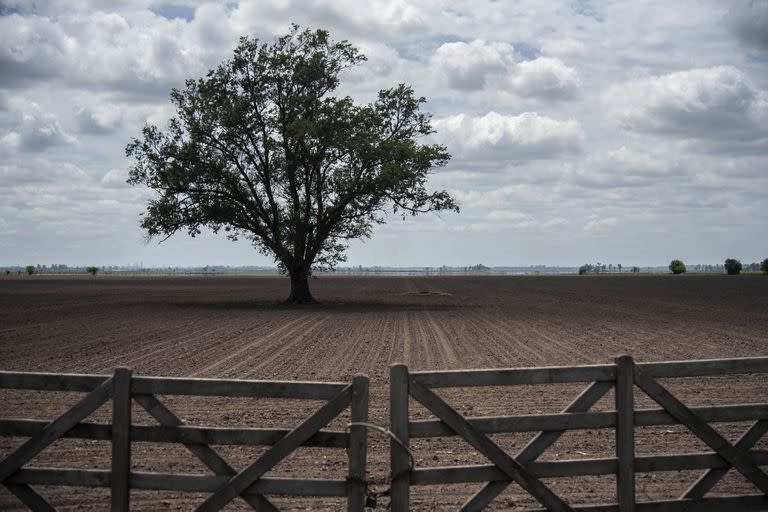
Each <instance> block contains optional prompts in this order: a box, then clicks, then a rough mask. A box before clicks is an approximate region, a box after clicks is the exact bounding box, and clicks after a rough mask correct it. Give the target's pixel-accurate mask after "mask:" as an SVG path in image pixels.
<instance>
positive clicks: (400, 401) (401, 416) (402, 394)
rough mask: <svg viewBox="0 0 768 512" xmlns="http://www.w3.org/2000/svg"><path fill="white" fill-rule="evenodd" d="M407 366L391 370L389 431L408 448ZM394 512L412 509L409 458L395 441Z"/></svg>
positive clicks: (392, 464)
mask: <svg viewBox="0 0 768 512" xmlns="http://www.w3.org/2000/svg"><path fill="white" fill-rule="evenodd" d="M408 397H409V394H408V367H407V366H406V365H404V364H393V365H391V366H390V367H389V425H390V427H389V429H390V430H391V431H392V433H393V434H394V435H395V437H397V438H398V439H400V440H401V441H402V442H403V444H404V445H405V446H410V442H409V424H408V415H409V412H408ZM389 459H390V471H391V472H392V475H391V476H392V484H391V489H392V491H391V505H390V507H391V510H392V512H407V511H408V510H409V508H410V483H409V481H410V475H409V471H408V469H409V467H410V457H409V454H408V453H407V452H406V451H405V450H404V449H403V447H402V446H400V445H399V444H398V443H396V442H395V441H394V440H390V442H389Z"/></svg>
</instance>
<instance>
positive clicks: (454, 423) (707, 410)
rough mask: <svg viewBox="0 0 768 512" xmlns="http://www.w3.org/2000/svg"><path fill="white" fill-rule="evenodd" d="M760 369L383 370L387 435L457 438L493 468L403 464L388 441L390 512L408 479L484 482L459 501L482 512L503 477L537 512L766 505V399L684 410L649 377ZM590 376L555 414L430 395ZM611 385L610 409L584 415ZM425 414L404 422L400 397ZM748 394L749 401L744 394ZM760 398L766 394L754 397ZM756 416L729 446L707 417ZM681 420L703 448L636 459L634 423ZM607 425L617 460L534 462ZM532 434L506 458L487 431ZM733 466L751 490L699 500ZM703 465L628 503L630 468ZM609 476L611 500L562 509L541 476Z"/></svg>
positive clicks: (694, 364)
mask: <svg viewBox="0 0 768 512" xmlns="http://www.w3.org/2000/svg"><path fill="white" fill-rule="evenodd" d="M741 373H768V358H748V359H723V360H704V361H686V362H664V363H642V364H635V363H634V361H633V360H632V358H631V357H628V356H622V357H619V358H617V359H616V361H615V364H612V365H591V366H573V367H550V368H520V369H498V370H458V371H435V372H409V371H408V368H407V367H406V366H405V365H393V366H392V367H391V372H390V421H391V429H392V432H393V433H394V434H395V435H396V436H397V437H398V438H399V439H401V440H404V442H405V444H406V446H407V445H408V440H409V439H413V438H425V437H438V436H451V435H453V436H455V435H458V436H461V437H462V438H463V439H464V440H466V441H467V442H468V443H469V444H471V445H472V446H473V447H474V448H475V449H476V450H477V451H478V452H479V453H480V454H482V455H484V456H485V457H486V458H487V459H488V460H489V461H490V462H491V463H492V464H489V465H472V466H448V467H439V468H416V467H411V466H410V465H411V460H412V459H411V457H410V456H409V453H408V452H407V451H406V450H405V449H404V448H403V447H402V446H400V445H399V444H398V443H395V442H393V443H391V447H390V457H391V465H392V479H393V481H392V510H393V511H394V512H404V511H406V510H408V508H409V488H410V486H412V485H435V484H453V483H463V482H486V483H485V485H484V486H483V487H482V488H481V489H480V490H479V491H478V492H477V493H476V494H475V495H474V496H472V497H471V498H470V499H469V501H467V502H466V503H465V504H464V505H463V506H462V507H461V510H463V511H473V510H482V509H483V508H485V507H486V506H487V505H488V504H489V503H490V502H491V501H492V500H493V499H494V498H495V497H496V496H498V495H499V494H500V493H501V492H502V491H503V490H504V489H505V488H506V487H507V486H508V485H509V484H510V483H511V482H516V483H517V484H519V485H520V487H522V488H523V489H524V490H525V491H526V492H528V493H529V494H530V495H531V496H533V497H534V498H535V499H536V500H537V501H538V502H539V503H540V504H541V505H542V506H543V507H544V508H543V509H536V510H548V511H558V512H563V511H573V510H583V511H586V510H588V511H590V512H618V511H620V512H634V511H638V512H641V511H642V512H661V511H664V512H675V511H691V512H693V511H696V512H702V511H725V510H728V511H732V512H735V511H740V512H741V511H749V510H768V476H766V473H765V472H764V471H763V470H762V469H761V468H760V467H759V466H761V465H763V466H764V465H768V452H766V451H758V450H752V449H751V448H752V447H753V446H754V445H755V444H756V443H757V442H758V441H759V440H760V439H761V438H762V436H763V435H764V434H765V433H766V432H768V403H759V404H742V405H736V404H731V405H724V406H717V407H687V406H686V405H685V404H683V403H682V402H681V401H680V400H679V399H677V398H676V397H675V396H673V395H672V394H671V393H670V392H669V391H668V390H667V389H666V388H664V386H662V385H661V384H660V383H659V382H658V380H657V379H658V378H669V377H694V376H712V375H726V374H741ZM569 382H589V383H590V384H589V385H588V386H587V388H586V389H585V390H584V391H583V392H582V393H581V394H580V395H579V396H578V397H577V398H576V399H575V400H573V402H572V403H571V404H570V405H568V406H567V407H566V408H565V409H563V411H562V412H561V413H559V414H546V415H525V416H497V417H477V418H472V417H465V416H463V415H461V414H460V413H459V412H457V410H456V409H454V408H453V407H451V406H450V405H449V404H448V403H447V402H446V401H445V400H443V399H442V398H441V397H440V396H438V395H437V394H436V393H435V392H434V391H432V390H433V389H434V388H451V387H473V386H510V385H519V384H548V383H569ZM635 387H637V388H639V389H640V390H642V391H643V392H644V393H645V394H647V395H648V396H649V397H650V398H652V399H653V400H654V401H655V402H656V403H657V404H659V405H660V406H661V407H662V409H647V410H635V407H634V389H635ZM611 388H615V410H614V411H605V412H589V409H590V408H591V407H592V406H593V405H594V404H595V403H597V402H598V401H599V400H600V399H601V398H602V397H603V396H604V395H605V394H606V393H607V392H608V391H609V390H611ZM409 396H410V397H413V398H414V399H415V400H416V401H418V402H419V403H420V404H422V405H423V406H425V407H426V408H427V409H428V410H429V411H431V412H432V413H433V414H434V415H435V416H436V417H437V418H438V419H437V420H419V421H412V420H411V419H410V414H409V403H408V402H409V400H408V397H409ZM750 398H753V397H750ZM759 398H761V399H763V400H761V401H764V398H765V397H759ZM748 420H750V421H751V420H755V421H754V423H753V424H752V425H751V426H750V428H749V429H748V430H747V431H746V432H744V434H743V435H742V436H741V438H740V439H739V440H738V441H737V442H736V443H734V444H731V443H730V442H728V441H727V440H726V439H725V438H723V437H722V436H721V435H720V434H719V433H718V432H717V431H716V430H715V429H713V428H712V427H711V426H710V425H709V422H724V421H748ZM665 424H682V425H685V426H686V427H687V428H688V429H689V430H690V431H691V432H692V433H693V434H694V435H695V436H696V437H697V438H698V439H700V440H701V441H703V442H704V443H705V444H706V445H707V446H709V448H711V449H712V452H705V453H682V454H674V455H653V456H637V457H636V456H635V443H634V429H635V427H636V426H650V425H665ZM597 428H609V429H615V433H616V456H615V457H612V458H601V459H578V460H564V461H552V462H550V461H547V462H542V461H537V459H538V457H539V456H540V455H541V454H542V453H544V452H545V451H546V450H547V448H549V447H550V446H552V444H553V443H554V442H555V441H557V439H558V438H559V437H560V436H561V435H562V434H563V433H564V432H565V431H566V430H571V429H597ZM506 432H538V433H537V434H536V435H535V436H534V437H533V438H532V439H531V440H530V442H529V443H528V444H527V445H525V447H524V448H523V449H522V450H520V451H519V452H518V453H517V454H515V455H510V454H509V453H507V452H505V451H504V450H502V449H501V448H500V447H499V446H498V445H497V444H496V443H495V442H494V441H493V440H491V439H490V438H489V437H488V434H494V433H506ZM729 468H734V469H735V470H737V471H738V472H739V473H741V474H742V475H744V477H746V479H747V480H748V481H750V482H751V483H752V484H754V486H755V487H756V488H757V490H758V491H759V492H758V493H755V494H751V495H741V496H732V497H731V496H729V497H707V496H706V495H707V492H708V491H709V490H710V489H712V487H713V486H714V485H715V484H716V483H717V482H718V481H719V480H720V479H721V478H722V477H723V476H724V475H725V474H726V472H727V471H728V470H729ZM696 469H702V470H705V471H704V472H703V474H702V475H701V477H700V478H699V479H698V480H697V481H696V482H695V483H694V484H693V485H692V486H690V488H688V490H687V491H685V492H684V493H683V495H682V496H680V497H679V499H677V500H671V501H656V502H646V503H636V499H635V473H637V472H652V471H673V470H696ZM607 474H615V475H616V501H617V502H616V503H613V504H608V505H587V506H571V505H569V504H568V503H567V502H566V501H565V500H564V499H562V498H561V497H560V496H558V495H557V494H556V493H555V492H553V491H552V489H551V488H550V487H548V486H547V485H546V484H545V483H544V482H543V481H542V478H554V477H572V476H582V475H607Z"/></svg>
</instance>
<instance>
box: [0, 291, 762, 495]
mask: <svg viewBox="0 0 768 512" xmlns="http://www.w3.org/2000/svg"><path fill="white" fill-rule="evenodd" d="M311 286H312V287H313V291H314V293H315V295H316V297H317V298H318V299H319V300H321V301H322V302H323V305H322V306H317V307H285V306H282V305H280V304H279V301H280V300H281V299H283V298H284V297H285V296H286V295H287V293H288V280H287V278H279V277H220V278H210V277H206V278H193V277H188V278H183V277H182V278H142V277H123V278H113V277H110V276H98V277H96V278H92V277H90V276H88V277H67V278H54V277H47V276H33V277H31V278H27V277H24V278H18V279H15V278H10V279H9V278H6V279H3V280H0V369H2V370H24V371H56V372H76V373H109V372H111V371H112V370H113V369H114V367H116V366H129V367H132V368H133V369H134V371H135V373H136V374H140V375H173V376H195V377H234V378H256V379H302V380H348V379H349V378H350V377H351V376H352V375H353V374H355V373H358V372H363V373H367V374H368V375H369V376H370V377H371V415H372V420H373V421H375V422H377V423H379V424H383V425H386V423H387V421H388V420H387V408H386V407H387V399H388V397H387V377H388V365H389V364H390V363H392V362H396V361H403V362H405V363H407V364H408V365H410V367H411V369H413V370H420V369H458V368H479V367H483V368H488V367H521V366H551V365H559V364H563V365H573V364H586V363H602V362H607V361H611V360H612V359H613V357H614V356H615V355H617V354H620V353H629V354H631V355H633V356H634V357H635V358H636V360H638V361H657V360H670V359H701V358H713V357H744V356H757V355H761V356H764V355H767V354H768V329H766V325H768V279H766V278H764V277H761V276H754V277H753V276H740V277H729V276H685V277H674V276H581V277H577V276H559V277H558V276H539V277H533V276H530V277H507V276H471V277H459V276H452V277H438V276H435V277H326V276H323V277H321V278H318V279H315V280H313V281H312V283H311ZM671 386H672V387H673V389H674V390H675V391H676V392H678V393H680V396H683V397H685V398H686V399H687V400H688V403H690V404H691V405H706V404H716V403H726V402H730V401H734V402H742V401H743V400H744V396H745V395H746V394H747V393H749V396H766V394H768V382H766V380H765V378H764V377H763V378H755V377H741V378H738V377H737V378H730V379H724V378H719V379H695V380H693V379H687V380H684V381H680V382H675V383H672V384H671ZM550 387H551V388H552V389H550V390H549V391H550V393H548V394H547V395H546V396H542V395H541V388H542V387H541V386H539V387H538V388H537V390H536V392H533V390H532V389H527V388H525V387H521V388H520V389H519V390H517V392H516V393H514V394H513V395H510V394H509V393H501V392H493V391H492V390H491V392H488V390H485V391H484V392H483V394H482V395H481V396H478V395H477V392H476V391H473V390H466V391H463V390H462V391H456V392H452V393H450V394H446V395H445V396H446V399H449V401H450V402H451V403H454V404H461V405H460V406H459V409H460V410H461V411H462V412H465V413H469V414H471V415H473V416H478V415H486V414H488V415H491V414H526V413H538V412H550V411H551V412H555V411H557V410H559V409H560V408H562V407H563V406H564V405H566V404H567V403H568V402H569V401H570V399H572V398H573V396H575V394H577V393H578V391H579V388H580V386H571V385H568V386H550ZM76 398H77V397H75V396H70V395H63V398H61V399H60V400H59V399H57V400H54V399H52V398H51V395H50V394H49V395H45V396H43V395H40V394H36V393H32V392H27V393H16V392H13V393H12V392H4V393H3V396H0V400H2V401H3V403H5V404H6V405H7V410H8V411H9V412H3V416H9V415H10V416H27V417H36V418H51V417H53V415H55V414H56V413H57V412H61V411H63V410H64V409H65V408H66V406H67V405H69V404H71V403H73V401H74V400H76ZM169 403H170V404H174V405H173V407H174V409H175V410H176V412H177V414H179V415H180V416H183V417H185V418H186V419H188V420H189V421H190V422H194V423H197V424H211V425H231V426H234V425H252V426H253V425H263V426H268V425H282V426H286V425H288V426H290V425H293V424H295V423H296V421H294V420H293V419H291V418H295V419H299V417H300V416H301V415H306V414H307V413H308V411H309V410H311V408H312V404H309V403H297V404H296V408H295V409H293V410H286V409H284V408H283V406H278V405H275V404H270V403H268V401H251V402H247V401H244V400H241V401H233V402H222V401H216V400H211V399H208V400H203V401H201V402H200V403H182V402H181V401H176V402H174V401H173V400H172V399H171V400H169ZM647 406H649V407H650V406H651V404H650V403H648V404H647ZM611 407H612V396H609V397H607V398H606V399H605V400H603V402H601V404H600V405H599V407H598V409H600V408H602V409H604V410H605V409H611ZM4 408H6V407H4ZM98 412H99V413H101V414H108V410H105V411H98ZM417 413H419V411H418V410H417ZM421 414H422V415H423V417H427V415H426V413H425V412H423V411H421ZM140 419H142V418H140ZM147 422H148V421H147ZM335 427H340V428H343V421H342V422H341V423H339V424H337V425H335ZM744 428H745V427H744V425H737V424H728V425H723V426H722V429H721V431H722V432H723V433H724V434H726V435H727V436H728V437H729V438H731V439H732V440H733V439H734V438H735V437H737V436H738V434H739V433H740V431H742V430H744ZM497 437H498V438H501V437H502V436H494V438H497ZM526 439H527V437H526V436H523V435H510V436H507V437H505V438H503V439H499V442H501V443H502V444H503V445H504V446H505V447H506V448H507V449H509V450H511V451H514V450H515V447H517V448H518V449H519V448H520V447H521V446H523V445H524V443H525V441H526ZM689 441H690V443H689V444H686V443H688V442H689ZM19 442H20V440H16V439H13V440H9V439H8V438H0V453H1V454H5V453H7V452H8V451H9V450H10V449H11V447H12V446H15V445H18V443H19ZM612 443H613V440H612V436H611V435H609V433H608V432H604V433H602V434H600V435H596V434H594V433H590V432H589V431H586V432H583V433H581V434H574V435H573V436H570V435H569V436H564V438H563V440H561V441H560V442H558V443H557V444H556V445H555V446H553V447H552V448H551V449H550V451H548V452H547V454H546V457H550V458H579V457H582V456H583V457H594V456H610V454H611V452H612V450H613V445H612ZM762 446H763V448H764V447H765V443H763V445H762ZM414 448H415V452H416V456H417V458H419V460H420V462H419V464H420V465H435V466H438V465H441V464H454V463H458V462H467V463H482V462H483V459H482V458H480V457H479V456H478V455H477V454H476V453H474V451H473V449H472V448H471V447H469V446H468V445H464V444H461V443H459V442H458V441H456V440H455V439H454V440H450V439H446V440H436V441H435V440H432V441H431V443H428V444H425V442H421V443H419V442H417V443H415V444H414ZM680 449H683V451H696V450H701V449H703V447H702V446H701V445H697V444H695V443H694V442H693V441H691V439H690V436H688V435H687V434H686V433H685V432H683V431H682V430H680V429H678V428H674V427H672V428H670V427H658V428H642V429H638V452H639V453H658V452H662V451H666V450H677V451H679V450H680ZM370 450H371V460H372V464H371V475H370V477H371V478H373V479H374V481H375V482H384V481H385V480H386V476H387V472H388V466H387V453H388V452H387V442H386V440H384V439H382V438H379V437H377V436H376V434H372V435H371V443H370ZM225 452H226V454H227V456H228V458H230V459H231V460H232V462H233V464H234V465H235V466H242V465H243V464H245V463H247V460H248V459H247V456H248V454H249V453H250V452H248V450H236V449H229V450H226V451H225ZM326 452H329V451H326ZM328 457H330V454H329V455H328ZM328 457H326V455H325V453H324V451H323V450H321V449H306V450H304V451H303V452H302V453H300V454H298V455H296V456H294V457H292V458H291V459H289V460H288V461H286V462H285V463H284V464H281V465H280V466H279V470H280V471H281V472H283V473H284V474H295V472H297V471H302V472H304V473H302V474H306V471H309V472H310V474H309V476H313V477H322V476H330V475H333V476H334V477H336V476H338V475H339V471H341V468H342V466H343V463H344V461H343V459H332V458H328ZM108 460H109V444H108V443H103V442H86V441H79V442H76V441H72V440H69V441H67V442H66V443H63V442H57V443H56V444H55V445H54V446H53V447H51V448H50V449H49V450H47V451H46V452H44V454H43V456H41V457H40V458H39V459H38V460H35V461H34V464H35V465H46V464H50V465H56V464H62V461H64V462H65V463H67V464H68V465H73V466H77V467H88V466H89V464H92V463H93V464H96V466H95V467H102V468H108V467H109V463H108ZM192 460H193V458H192V456H191V455H188V454H187V453H186V452H185V451H184V450H183V448H181V447H171V446H158V445H148V446H146V449H144V448H142V449H141V450H138V451H137V453H134V463H135V466H136V467H137V468H140V469H143V470H153V469H155V470H157V469H161V468H162V469H173V470H175V471H188V472H194V471H202V469H201V468H200V467H199V465H197V464H192V463H191V462H192ZM91 467H93V466H91ZM697 474H698V473H697V472H676V473H674V474H659V473H656V474H654V475H653V478H651V475H640V476H639V477H638V485H637V489H638V495H639V496H640V497H643V498H645V499H649V498H651V497H652V498H656V499H661V498H664V497H668V496H674V495H675V494H679V492H680V491H681V490H682V489H684V488H685V487H686V486H687V484H688V483H690V482H691V481H692V480H693V479H695V477H696V475H697ZM552 482H553V487H554V488H555V489H556V490H557V491H558V492H562V494H564V495H565V496H566V497H568V498H569V499H570V500H571V501H572V502H573V503H583V502H594V501H595V500H598V501H599V500H600V498H601V497H602V498H603V500H605V501H608V500H610V499H611V497H612V495H613V485H614V484H613V481H612V479H606V478H600V477H594V478H592V479H583V481H581V482H576V481H572V480H568V479H560V480H558V481H552ZM745 485H746V484H744V483H743V482H741V480H740V479H739V478H736V477H734V478H728V479H726V480H725V481H724V482H722V483H721V484H720V486H719V487H717V488H716V491H720V492H724V493H727V492H728V491H730V490H744V489H747V490H749V487H748V486H747V487H745ZM378 487H379V488H383V487H384V485H383V484H380V485H378ZM479 487H480V485H479V484H478V485H477V486H474V487H473V486H463V485H462V486H447V487H445V488H442V489H438V488H418V489H415V490H414V497H413V501H412V502H413V504H414V507H415V508H419V509H422V508H424V509H431V504H432V503H433V502H434V501H435V499H436V498H438V497H439V499H440V503H441V504H442V505H446V506H452V507H453V509H455V508H456V506H457V505H458V504H460V503H462V502H463V501H464V500H465V499H466V498H467V497H468V496H470V495H471V494H472V493H473V492H474V491H475V490H477V488H479ZM42 493H43V494H44V495H46V496H56V498H53V499H52V501H53V502H54V504H58V505H61V506H62V509H64V510H66V509H67V506H72V507H74V506H76V505H78V504H82V505H84V506H85V508H86V509H93V510H97V509H102V508H103V506H100V505H99V504H98V503H97V501H96V500H97V499H98V500H104V499H105V498H106V496H107V494H106V491H105V493H102V494H99V493H98V492H94V491H93V490H91V489H76V488H73V489H70V490H68V489H62V488H58V489H55V490H53V489H49V490H46V489H43V490H42ZM194 499H198V500H199V498H195V497H194V496H189V495H174V494H172V493H164V494H160V493H152V492H148V491H143V492H137V493H135V499H134V503H135V504H136V507H137V508H143V509H147V510H150V509H156V508H158V507H161V506H162V507H170V508H175V507H181V508H182V509H188V508H190V506H191V504H192V503H193V501H194ZM275 501H276V502H277V503H281V501H280V499H279V498H278V499H276V500H275ZM15 503H16V502H15V499H14V498H13V497H12V496H10V495H9V493H8V492H7V491H6V490H5V489H0V509H5V508H8V507H11V506H15V505H14V504H15ZM102 503H104V502H103V501H102ZM496 503H497V506H498V507H508V508H509V507H512V509H514V507H516V506H517V505H528V504H531V500H530V498H527V497H526V496H525V494H524V493H523V492H522V491H521V490H520V489H519V488H516V487H514V486H510V488H509V489H508V490H507V492H505V493H504V494H503V495H502V497H500V498H499V500H498V501H497V502H496ZM312 506H313V504H312V503H308V502H303V503H302V502H297V504H296V505H295V506H294V507H295V508H301V507H304V508H306V507H312ZM324 506H326V507H327V509H328V510H334V509H335V508H336V507H337V505H335V504H334V503H333V502H329V503H328V504H324ZM238 507H239V505H238ZM238 507H234V509H238ZM288 509H291V507H288ZM437 509H442V508H441V507H437Z"/></svg>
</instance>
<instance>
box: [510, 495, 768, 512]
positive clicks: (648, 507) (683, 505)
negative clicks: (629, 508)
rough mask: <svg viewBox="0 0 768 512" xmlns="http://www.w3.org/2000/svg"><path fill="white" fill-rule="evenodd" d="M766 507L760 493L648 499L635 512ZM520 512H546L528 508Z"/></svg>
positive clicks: (581, 509)
mask: <svg viewBox="0 0 768 512" xmlns="http://www.w3.org/2000/svg"><path fill="white" fill-rule="evenodd" d="M766 508H768V497H765V496H762V495H748V496H728V497H713V498H707V499H705V500H675V501H650V502H645V503H638V504H637V507H636V510H637V512H735V511H738V512H757V511H760V510H766ZM574 510H576V511H578V512H622V511H620V510H619V506H618V505H582V506H577V507H574ZM521 512H547V511H546V510H544V509H528V510H524V511H521Z"/></svg>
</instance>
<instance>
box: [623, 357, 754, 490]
mask: <svg viewBox="0 0 768 512" xmlns="http://www.w3.org/2000/svg"><path fill="white" fill-rule="evenodd" d="M635 384H636V385H637V386H638V387H639V388H640V389H642V390H643V391H645V393H646V394H647V395H648V396H650V397H651V398H652V399H653V400H654V401H656V403H658V404H659V405H660V406H662V407H664V408H665V409H666V410H667V411H668V412H669V413H670V414H672V416H674V417H675V418H677V419H678V421H680V423H683V424H684V425H685V426H686V427H688V429H689V430H690V431H691V432H693V433H694V434H695V435H696V437H698V438H699V439H701V440H702V441H704V443H705V444H706V445H707V446H709V447H710V448H712V449H713V450H714V451H716V452H717V453H718V454H719V455H720V456H721V457H723V458H724V459H725V460H726V461H728V462H729V463H730V464H731V465H732V466H733V467H734V469H736V470H737V471H738V472H739V473H741V474H742V475H744V476H745V477H746V478H747V480H749V481H750V482H752V483H753V484H755V486H757V488H758V489H760V490H761V491H762V492H764V493H766V494H768V475H766V474H765V473H764V472H763V471H762V470H761V469H760V468H758V467H757V466H756V465H755V464H754V463H753V462H752V461H751V460H750V458H749V457H748V456H747V455H746V454H745V453H744V452H743V451H742V450H739V449H738V448H735V447H734V446H733V445H732V444H731V443H729V442H728V441H727V440H726V439H725V438H724V437H723V436H721V435H720V434H719V433H718V432H717V431H716V430H715V429H713V428H712V427H710V426H709V425H708V424H707V423H706V422H705V421H703V420H702V419H701V418H699V417H698V416H696V414H694V413H693V412H692V411H691V410H690V409H688V407H686V406H685V404H683V403H682V402H681V401H679V400H678V399H677V398H675V397H674V396H673V395H672V394H671V393H670V392H669V391H667V390H666V389H665V388H664V386H662V385H661V384H659V383H658V382H656V381H655V380H654V379H652V378H650V377H648V376H647V375H645V373H644V372H643V371H642V370H640V369H639V368H635Z"/></svg>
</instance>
